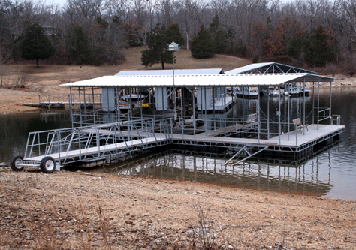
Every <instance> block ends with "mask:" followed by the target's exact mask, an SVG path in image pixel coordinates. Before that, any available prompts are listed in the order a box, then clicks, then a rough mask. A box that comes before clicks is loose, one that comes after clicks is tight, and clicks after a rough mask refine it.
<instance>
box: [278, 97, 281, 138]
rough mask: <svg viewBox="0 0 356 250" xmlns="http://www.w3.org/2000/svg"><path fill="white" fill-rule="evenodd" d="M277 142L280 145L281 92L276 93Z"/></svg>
mask: <svg viewBox="0 0 356 250" xmlns="http://www.w3.org/2000/svg"><path fill="white" fill-rule="evenodd" d="M278 142H279V145H281V92H279V91H278Z"/></svg>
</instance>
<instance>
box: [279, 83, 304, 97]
mask: <svg viewBox="0 0 356 250" xmlns="http://www.w3.org/2000/svg"><path fill="white" fill-rule="evenodd" d="M304 92H305V96H309V94H310V89H306V88H304V87H303V86H299V85H297V84H293V85H290V86H287V89H286V90H285V93H286V95H288V96H291V97H299V96H303V93H304Z"/></svg>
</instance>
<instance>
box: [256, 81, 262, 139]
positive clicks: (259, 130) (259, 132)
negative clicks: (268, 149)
mask: <svg viewBox="0 0 356 250" xmlns="http://www.w3.org/2000/svg"><path fill="white" fill-rule="evenodd" d="M257 93H258V94H257V98H258V101H257V119H258V132H257V137H258V143H260V139H261V113H260V101H261V97H260V87H257Z"/></svg>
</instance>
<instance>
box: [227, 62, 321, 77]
mask: <svg viewBox="0 0 356 250" xmlns="http://www.w3.org/2000/svg"><path fill="white" fill-rule="evenodd" d="M272 65H275V66H276V67H280V68H290V69H291V71H290V72H288V73H298V72H302V73H310V74H316V73H315V72H313V71H309V70H306V69H301V68H297V67H294V66H290V65H285V64H280V63H276V62H263V63H253V64H249V65H245V66H243V67H240V68H236V69H233V70H230V71H226V72H225V74H242V73H245V72H249V71H251V70H254V69H259V68H263V67H266V66H272ZM262 73H263V72H262ZM278 73H282V72H278ZM284 73H287V72H284Z"/></svg>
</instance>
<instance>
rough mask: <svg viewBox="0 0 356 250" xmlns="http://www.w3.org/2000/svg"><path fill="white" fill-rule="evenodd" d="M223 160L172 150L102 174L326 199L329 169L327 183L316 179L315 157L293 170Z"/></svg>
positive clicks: (114, 167) (283, 167) (265, 164)
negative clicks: (282, 192)
mask: <svg viewBox="0 0 356 250" xmlns="http://www.w3.org/2000/svg"><path fill="white" fill-rule="evenodd" d="M329 155H330V154H329ZM226 160H227V159H224V158H217V157H211V156H209V157H206V156H199V155H191V154H184V152H179V151H177V150H172V151H166V152H164V153H160V154H158V155H155V156H150V157H147V158H144V159H140V160H138V161H134V162H128V163H124V164H121V165H116V166H113V167H112V168H109V169H106V170H105V171H110V172H113V173H117V174H123V175H138V176H147V177H153V178H163V179H172V180H185V181H197V182H206V183H213V184H219V185H227V186H236V187H244V188H257V189H263V190H273V191H289V192H297V193H303V194H314V195H321V196H324V195H326V194H327V193H328V192H329V191H330V188H331V184H330V168H329V179H328V180H321V179H319V175H318V173H319V158H318V156H316V157H315V158H314V159H312V160H310V162H309V163H308V164H306V163H303V164H300V165H296V166H292V165H278V164H272V163H266V162H245V163H243V164H241V165H235V166H233V165H225V162H226ZM310 164H311V166H310ZM329 166H330V157H329Z"/></svg>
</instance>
